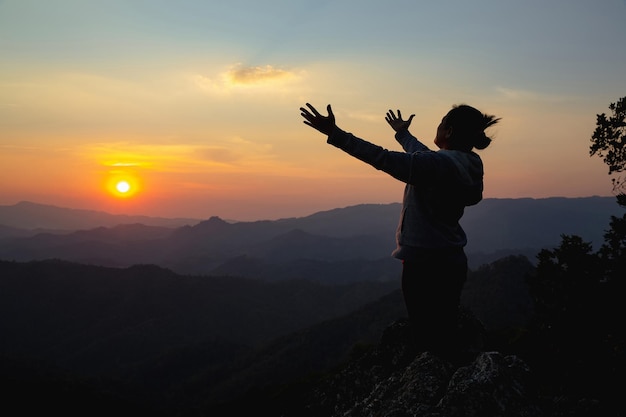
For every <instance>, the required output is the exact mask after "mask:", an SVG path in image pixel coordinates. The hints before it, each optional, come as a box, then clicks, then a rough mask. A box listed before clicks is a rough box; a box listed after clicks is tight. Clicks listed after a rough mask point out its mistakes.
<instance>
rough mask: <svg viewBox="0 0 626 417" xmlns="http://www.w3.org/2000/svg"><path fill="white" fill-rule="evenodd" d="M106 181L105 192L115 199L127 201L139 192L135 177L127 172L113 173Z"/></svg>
mask: <svg viewBox="0 0 626 417" xmlns="http://www.w3.org/2000/svg"><path fill="white" fill-rule="evenodd" d="M110 175H111V176H110V177H109V178H108V179H107V180H106V185H105V187H106V190H107V191H108V192H109V194H111V195H113V196H114V197H117V198H122V199H127V198H130V197H134V196H135V195H137V193H138V192H140V191H141V188H142V187H141V186H140V181H139V178H138V177H137V175H135V174H133V173H129V172H114V173H111V174H110Z"/></svg>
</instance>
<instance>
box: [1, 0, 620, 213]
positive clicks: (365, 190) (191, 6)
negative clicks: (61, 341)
mask: <svg viewBox="0 0 626 417" xmlns="http://www.w3.org/2000/svg"><path fill="white" fill-rule="evenodd" d="M624 21H626V0H597V1H591V0H527V1H524V2H521V1H509V0H475V1H472V2H468V1H461V0H449V1H434V0H432V1H421V0H402V1H396V0H390V1H370V0H334V1H325V0H320V1H318V2H311V1H300V0H291V1H287V0H264V1H258V0H228V1H217V0H213V1H211V0H178V1H175V2H174V1H165V0H0V170H1V171H0V205H12V204H15V203H17V202H19V201H33V202H38V203H42V204H52V205H56V206H61V207H73V208H85V209H94V210H103V211H107V212H110V213H126V214H143V215H150V216H163V217H193V218H201V219H202V218H209V217H211V216H219V217H221V218H224V219H233V220H245V221H249V220H260V219H278V218H285V217H300V216H306V215H309V214H312V213H315V212H317V211H322V210H330V209H333V208H337V207H346V206H350V205H355V204H362V203H376V204H377V203H381V204H385V203H391V202H398V201H400V200H401V196H402V190H403V187H404V185H403V184H402V183H400V182H398V181H397V180H394V179H392V178H391V177H389V176H387V175H386V174H385V173H383V172H380V171H377V170H375V169H374V168H372V167H370V166H368V165H366V164H364V163H362V162H360V161H358V160H355V159H353V158H351V157H349V156H348V155H347V154H345V153H343V152H342V151H340V150H338V149H337V148H334V147H333V146H331V145H328V144H326V137H325V136H323V135H321V134H320V133H318V132H317V131H315V130H313V129H311V128H310V127H308V126H306V125H304V124H303V123H302V117H301V116H300V111H299V108H300V107H301V106H303V105H304V104H305V103H307V102H310V103H312V104H313V105H315V106H316V107H318V108H320V109H325V107H326V105H327V104H332V106H333V110H334V113H335V116H336V119H337V124H338V126H339V127H341V128H342V129H344V130H346V131H349V132H352V133H354V134H355V135H357V136H359V137H361V138H364V139H366V140H369V141H371V142H374V143H376V144H378V145H380V146H383V147H385V148H387V149H390V150H401V148H400V146H399V145H398V144H397V143H396V142H395V140H394V137H393V133H394V132H393V130H392V129H391V128H390V127H389V126H388V125H387V123H386V122H385V120H384V116H385V113H386V112H387V110H389V109H394V110H396V109H400V110H401V111H402V114H403V115H405V116H408V115H410V114H415V118H414V119H413V122H412V125H411V132H412V133H413V134H414V135H415V136H417V137H418V138H420V139H421V140H422V141H423V142H424V143H425V144H427V145H428V146H430V147H431V148H433V149H435V147H434V145H433V143H432V140H433V139H434V136H435V131H436V128H437V125H438V124H439V122H440V120H441V118H442V116H444V115H445V114H446V113H447V112H448V110H449V109H450V108H451V107H452V105H454V104H460V103H466V104H470V105H472V106H474V107H476V108H478V109H480V110H481V111H483V112H485V113H489V114H494V115H496V116H498V117H501V118H502V120H501V122H500V123H499V124H498V125H497V126H495V127H493V128H491V129H490V130H489V131H488V133H490V134H492V135H493V138H494V141H493V143H492V145H491V146H490V147H489V148H487V149H485V150H483V151H480V152H479V154H480V156H481V157H482V159H483V163H484V166H485V192H484V197H485V198H524V197H531V198H545V197H551V196H565V197H587V196H593V195H611V191H612V190H611V182H610V178H609V176H608V168H607V167H606V166H605V165H604V164H603V162H602V160H601V158H599V157H597V156H595V157H590V156H589V145H590V143H591V142H590V138H591V135H592V133H593V130H594V128H595V121H596V115H597V114H599V113H609V110H608V106H609V104H610V103H613V102H616V101H617V100H618V99H619V98H620V97H623V96H626V82H625V81H626V80H625V77H624V75H625V72H624V70H625V68H626V48H625V47H624V41H625V38H624V30H623V27H624V26H623V25H624ZM119 181H126V182H127V183H128V188H129V191H127V192H124V193H123V192H120V191H118V190H117V189H116V184H117V183H118V182H119Z"/></svg>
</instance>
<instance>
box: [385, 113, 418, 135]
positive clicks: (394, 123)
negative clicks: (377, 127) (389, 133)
mask: <svg viewBox="0 0 626 417" xmlns="http://www.w3.org/2000/svg"><path fill="white" fill-rule="evenodd" d="M414 117H415V115H414V114H412V115H411V116H409V118H408V119H407V120H402V113H400V110H398V116H396V115H395V114H393V110H389V111H388V112H387V115H386V116H385V120H386V121H387V123H389V126H391V128H392V129H393V130H395V131H396V132H399V131H401V130H404V129H408V128H409V126H410V125H411V121H412V120H413V118H414Z"/></svg>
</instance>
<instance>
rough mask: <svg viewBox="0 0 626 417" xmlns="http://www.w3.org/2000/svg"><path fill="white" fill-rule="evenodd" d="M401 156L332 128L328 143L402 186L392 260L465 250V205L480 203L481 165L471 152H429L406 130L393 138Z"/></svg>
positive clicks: (479, 160) (477, 157)
mask: <svg viewBox="0 0 626 417" xmlns="http://www.w3.org/2000/svg"><path fill="white" fill-rule="evenodd" d="M395 138H396V140H397V141H398V142H399V143H400V144H401V145H402V147H403V148H404V151H405V152H396V151H390V150H387V149H384V148H382V147H380V146H378V145H375V144H373V143H370V142H367V141H365V140H363V139H360V138H358V137H356V136H354V135H353V134H351V133H348V132H344V131H343V130H341V129H339V128H335V129H334V130H333V132H331V134H330V135H329V136H328V143H329V144H331V145H334V146H336V147H338V148H340V149H342V150H343V151H345V152H347V153H348V154H350V155H352V156H353V157H355V158H357V159H360V160H361V161H363V162H366V163H368V164H370V165H372V166H373V167H374V168H376V169H379V170H382V171H384V172H386V173H387V174H389V175H391V176H392V177H394V178H396V179H398V180H400V181H402V182H404V183H406V187H405V190H404V197H403V200H402V213H401V215H400V222H399V224H398V229H397V231H396V242H397V247H396V249H395V250H394V251H393V253H392V255H393V256H395V257H396V258H400V259H410V258H411V257H412V256H413V254H415V253H416V252H417V251H419V250H420V249H442V248H450V247H463V246H465V245H466V244H467V237H466V235H465V232H464V231H463V228H462V227H461V225H460V224H459V220H460V218H461V217H462V216H463V212H464V209H465V207H466V206H470V205H474V204H476V203H478V202H479V201H480V200H481V199H482V191H483V164H482V161H481V159H480V157H479V156H478V155H477V154H476V153H474V152H464V151H458V150H439V151H432V150H430V149H429V148H428V147H427V146H426V145H424V144H423V143H422V142H420V141H419V140H418V139H417V138H416V137H414V136H413V135H411V134H410V133H409V131H408V130H406V129H405V130H401V131H400V132H398V133H396V135H395Z"/></svg>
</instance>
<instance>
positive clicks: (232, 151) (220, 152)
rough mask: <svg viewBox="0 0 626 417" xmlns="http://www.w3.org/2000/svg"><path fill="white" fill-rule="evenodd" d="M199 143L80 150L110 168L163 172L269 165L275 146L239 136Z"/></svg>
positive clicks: (103, 145)
mask: <svg viewBox="0 0 626 417" xmlns="http://www.w3.org/2000/svg"><path fill="white" fill-rule="evenodd" d="M213 142H214V144H210V145H197V144H182V145H180V144H136V143H126V142H115V143H99V144H95V145H92V146H87V147H84V148H83V149H82V151H81V152H80V153H81V154H83V155H84V156H85V157H87V158H89V159H93V158H95V159H97V161H98V164H99V165H101V166H105V167H108V168H111V169H124V168H140V169H150V170H157V171H163V172H191V171H199V172H201V171H207V170H209V171H212V170H220V171H232V170H236V171H241V170H244V171H246V170H249V169H258V168H260V167H261V166H269V165H271V164H272V161H273V160H274V155H273V154H272V146H271V145H269V144H264V143H256V142H252V141H249V140H245V139H243V138H240V137H233V138H230V139H223V140H218V141H213Z"/></svg>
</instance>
